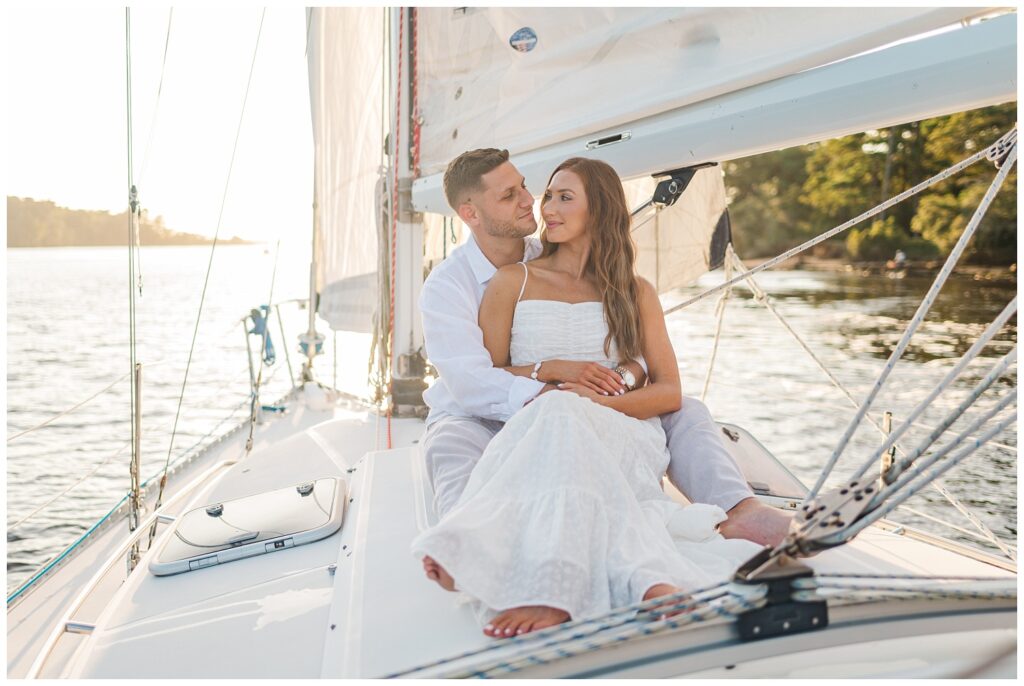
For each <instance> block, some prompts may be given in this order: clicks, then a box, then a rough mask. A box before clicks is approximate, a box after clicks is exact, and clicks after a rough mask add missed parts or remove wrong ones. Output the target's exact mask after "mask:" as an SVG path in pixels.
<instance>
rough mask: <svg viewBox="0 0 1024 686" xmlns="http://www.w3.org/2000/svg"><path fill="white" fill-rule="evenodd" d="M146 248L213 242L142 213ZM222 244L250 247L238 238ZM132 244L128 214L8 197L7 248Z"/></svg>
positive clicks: (141, 232) (141, 229)
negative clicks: (176, 229)
mask: <svg viewBox="0 0 1024 686" xmlns="http://www.w3.org/2000/svg"><path fill="white" fill-rule="evenodd" d="M139 242H140V243H141V244H142V245H208V244H209V243H212V242H213V240H212V239H210V238H207V237H205V236H199V235H196V234H192V233H178V232H176V231H171V230H170V229H168V228H167V227H165V226H164V221H163V218H162V217H157V218H156V219H150V218H149V217H148V216H147V214H146V212H145V211H143V213H142V221H141V222H139ZM218 242H219V243H249V242H251V241H246V240H243V239H241V238H238V237H237V236H236V237H234V238H231V239H229V240H222V239H218ZM127 244H128V211H127V210H125V211H124V212H121V213H120V214H112V213H110V212H103V211H93V210H71V209H68V208H66V207H60V206H58V205H57V204H56V203H54V202H52V201H50V200H33V199H32V198H16V197H12V196H7V247H8V248H51V247H56V246H100V245H127Z"/></svg>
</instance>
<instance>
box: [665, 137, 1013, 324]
mask: <svg viewBox="0 0 1024 686" xmlns="http://www.w3.org/2000/svg"><path fill="white" fill-rule="evenodd" d="M1016 133H1017V131H1016V129H1014V130H1013V131H1011V132H1009V133H1007V134H1006V135H1005V136H1003V137H1002V138H1000V139H999V140H998V141H996V142H995V143H993V144H992V145H990V146H988V147H987V148H985V149H984V150H981V151H980V152H977V153H975V154H973V155H971V156H970V157H968V158H966V159H964V160H961V161H960V162H958V163H956V164H954V165H953V166H952V167H949V168H948V169H946V170H945V171H941V172H939V173H938V174H936V175H935V176H933V177H931V178H930V179H926V180H925V181H922V182H921V183H919V184H917V185H916V186H914V187H913V188H910V189H908V190H906V191H904V192H902V193H900V194H899V195H897V196H895V197H893V198H890V199H889V200H887V201H885V202H883V203H882V204H880V205H876V206H875V207H873V208H872V209H870V210H868V211H867V212H864V213H863V214H860V215H857V216H856V217H854V218H853V219H851V220H850V221H848V222H846V223H844V224H840V225H839V226H837V227H835V228H833V229H830V230H828V231H826V232H825V233H823V234H820V235H818V236H816V237H815V238H812V239H811V240H809V241H807V242H805V243H801V244H800V245H798V246H796V247H795V248H791V249H790V250H787V251H786V252H784V253H782V254H781V255H777V256H776V257H773V258H772V259H770V260H768V261H767V262H762V263H761V264H759V265H757V266H756V267H754V268H753V269H751V270H750V273H751V274H757V273H759V272H763V271H765V270H766V269H771V268H772V267H774V266H776V265H778V264H780V263H782V262H785V261H786V260H788V259H789V258H790V257H793V256H794V255H798V254H799V253H801V252H804V251H805V250H808V249H809V248H813V247H814V246H815V245H818V244H819V243H822V242H824V241H827V240H828V239H829V238H832V236H835V235H837V234H839V233H842V232H843V231H846V230H847V229H849V228H850V227H852V226H856V225H857V224H859V223H860V222H862V221H864V220H865V219H869V218H871V217H873V216H875V215H876V214H878V213H880V212H883V211H884V210H887V209H889V208H890V207H892V206H893V205H896V204H898V203H900V202H903V201H904V200H906V199H907V198H909V197H911V196H913V195H917V194H918V193H920V192H921V191H923V190H926V189H927V188H929V187H931V186H934V185H935V184H937V183H941V182H942V181H945V180H946V179H948V178H949V177H950V176H952V175H953V174H956V173H957V172H960V171H962V170H963V169H966V168H967V167H969V166H971V165H972V164H974V163H975V162H978V161H979V160H982V159H985V158H987V157H988V155H989V153H991V152H993V151H995V150H997V149H999V148H1000V144H1001V143H1002V142H1003V141H1004V140H1006V139H1008V138H1010V137H1013V138H1016ZM1004 166H1009V165H1004ZM743 278H745V277H743V276H737V277H736V278H734V279H732V280H730V281H726V282H725V283H720V284H718V285H717V286H714V287H712V288H709V289H707V290H706V291H703V292H701V293H698V294H697V295H695V296H694V297H692V298H690V299H689V300H686V301H684V302H681V303H679V304H678V305H673V306H672V307H670V308H668V309H666V310H665V314H672V313H673V312H675V311H677V310H681V309H683V308H684V307H689V306H690V305H693V304H694V303H696V302H699V301H701V300H703V299H704V298H707V297H708V296H710V295H712V294H714V293H717V292H718V291H720V290H723V289H725V288H728V287H730V286H733V285H735V284H737V283H738V282H739V281H741V280H742V279H743Z"/></svg>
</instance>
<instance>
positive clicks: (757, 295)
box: [726, 252, 1017, 560]
mask: <svg viewBox="0 0 1024 686" xmlns="http://www.w3.org/2000/svg"><path fill="white" fill-rule="evenodd" d="M731 261H732V263H733V264H734V265H735V267H736V269H737V270H738V271H739V272H740V273H747V274H748V278H747V279H746V281H745V282H744V285H746V286H747V288H749V289H751V291H752V292H753V294H754V299H755V301H757V302H759V303H761V304H762V305H764V306H765V307H766V308H767V309H768V311H769V312H771V313H772V315H774V316H775V318H776V319H777V320H778V322H779V323H780V324H782V326H783V327H784V328H785V329H786V330H787V331H788V332H789V333H790V334H791V335H792V336H793V338H794V339H795V340H796V342H797V343H798V344H799V345H800V347H801V348H803V350H804V351H805V352H806V353H807V354H808V355H810V357H811V359H812V360H814V363H815V364H816V365H817V366H818V368H819V369H821V371H822V372H824V373H825V375H826V376H827V377H828V379H829V380H830V381H831V382H832V384H833V385H834V386H835V387H836V388H838V389H839V390H840V391H841V392H842V393H843V395H845V396H846V398H847V400H849V401H850V403H852V405H853V406H854V407H857V401H856V399H854V397H853V394H851V393H850V391H848V390H847V389H846V387H845V386H844V385H843V384H842V382H840V381H839V379H838V378H837V377H836V376H835V375H834V374H833V373H832V372H831V371H830V370H829V369H828V367H826V366H825V363H824V362H822V361H821V359H819V358H818V356H817V355H815V354H814V351H813V350H811V348H810V346H808V345H807V343H806V342H805V341H804V340H803V338H802V337H801V336H800V334H798V333H797V332H796V330H794V329H793V327H792V326H790V325H789V322H788V321H786V319H785V318H784V317H783V316H782V314H781V313H779V311H778V310H777V309H776V307H775V304H774V303H773V302H772V300H771V298H770V297H769V296H768V294H767V292H766V291H765V290H764V289H763V288H761V286H760V285H759V284H758V283H757V281H756V280H755V279H754V277H753V276H749V272H748V271H747V269H746V267H745V266H744V264H743V262H742V261H741V260H740V258H739V255H737V254H736V253H735V252H733V253H732V255H731ZM726 292H728V291H726ZM1016 302H1017V299H1016V298H1014V299H1013V301H1012V302H1011V303H1010V304H1009V305H1007V306H1006V307H1005V308H1004V309H1003V312H1002V314H1000V316H999V317H997V318H996V320H995V321H994V322H993V323H992V324H991V325H990V326H989V327H988V329H987V330H986V331H985V332H984V333H983V334H982V336H981V337H979V339H978V341H977V342H975V344H974V345H973V346H972V347H971V349H970V350H969V351H968V354H970V353H971V352H973V351H976V350H977V351H978V352H980V350H981V348H982V347H984V345H985V344H986V343H987V342H988V341H989V340H991V338H992V337H993V336H994V335H995V333H996V331H998V329H999V328H1001V327H1002V326H1003V325H1004V324H1005V322H1006V321H1007V320H1008V319H1009V317H1010V316H1011V315H1012V313H1013V312H1015V311H1016ZM978 352H975V353H974V355H972V359H973V357H974V356H976V355H977V354H978ZM957 366H958V367H959V368H960V369H962V368H963V366H966V363H964V364H962V365H957ZM958 373H959V371H956V373H954V372H951V373H950V374H951V375H952V376H956V375H957V374H958ZM936 395H937V394H936ZM931 399H934V396H933V397H932V398H931ZM926 402H927V401H926ZM917 416H918V415H916V414H915V415H914V416H912V417H911V418H909V419H907V420H906V422H905V424H904V426H910V425H911V424H914V423H916V420H917ZM865 419H867V420H868V422H870V423H871V424H872V425H873V426H874V427H875V428H876V429H877V430H878V431H879V433H881V434H882V435H883V436H885V435H886V432H885V429H883V428H882V427H881V425H879V424H878V422H877V421H876V420H875V419H874V417H872V416H871V415H870V414H866V415H865ZM931 428H934V427H931ZM901 433H902V432H901ZM887 445H888V446H889V447H892V446H895V447H896V450H898V451H899V452H900V453H901V454H904V455H905V453H904V452H903V450H902V448H900V446H899V445H897V444H896V443H895V440H893V441H892V442H891V444H890V443H889V442H887ZM886 449H888V448H882V449H880V450H879V451H878V456H880V455H881V454H882V453H884V452H885V450H886ZM876 457H877V456H876ZM863 471H866V470H863ZM863 471H862V472H861V473H859V474H857V475H856V476H855V477H853V478H855V479H856V478H859V477H860V476H861V474H862V473H863ZM932 486H933V487H934V488H935V490H937V491H938V492H939V493H940V494H942V495H943V496H944V497H945V498H946V500H948V501H949V502H950V504H952V505H953V507H955V508H956V509H957V511H959V512H960V513H961V514H962V515H963V516H964V517H965V518H966V519H967V521H969V522H970V523H971V524H972V525H974V527H975V528H977V529H978V531H980V532H981V534H982V536H983V537H984V539H985V540H988V541H990V542H991V543H992V544H993V545H995V546H996V547H997V548H999V549H1000V550H1002V551H1003V552H1004V553H1005V554H1006V555H1007V556H1008V557H1010V559H1013V560H1016V556H1015V555H1014V554H1013V553H1012V552H1011V551H1010V550H1009V549H1008V548H1007V546H1006V544H1005V543H1003V541H1002V540H1000V539H999V537H998V536H996V534H995V533H994V532H993V531H992V530H991V529H989V527H987V526H986V525H985V524H984V522H982V521H981V520H980V519H978V518H977V517H976V516H975V515H974V514H973V513H972V512H971V511H970V510H969V509H968V508H967V507H966V506H965V505H964V504H963V503H961V502H960V501H959V500H958V499H957V498H956V497H955V496H954V495H953V494H952V493H950V492H949V490H947V489H946V487H945V486H944V484H942V483H941V482H940V481H938V480H936V481H935V482H934V483H933V484H932ZM936 521H940V522H941V521H942V520H939V519H937V518H936ZM944 523H945V524H947V525H948V526H950V527H952V528H954V529H957V530H961V529H960V527H957V526H955V525H953V524H950V523H948V522H944Z"/></svg>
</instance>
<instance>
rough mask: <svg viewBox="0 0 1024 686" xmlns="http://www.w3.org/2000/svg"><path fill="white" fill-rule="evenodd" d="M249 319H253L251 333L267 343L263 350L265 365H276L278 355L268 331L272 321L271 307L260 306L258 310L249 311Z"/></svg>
mask: <svg viewBox="0 0 1024 686" xmlns="http://www.w3.org/2000/svg"><path fill="white" fill-rule="evenodd" d="M249 318H250V319H252V328H251V329H249V333H251V334H255V335H257V336H259V337H260V339H261V340H264V341H266V346H265V347H264V349H263V362H264V363H265V364H274V361H275V360H277V353H275V352H274V342H273V341H272V340H270V332H269V331H267V322H268V321H269V319H270V305H260V306H259V308H258V309H257V308H255V307H254V308H252V309H251V310H249Z"/></svg>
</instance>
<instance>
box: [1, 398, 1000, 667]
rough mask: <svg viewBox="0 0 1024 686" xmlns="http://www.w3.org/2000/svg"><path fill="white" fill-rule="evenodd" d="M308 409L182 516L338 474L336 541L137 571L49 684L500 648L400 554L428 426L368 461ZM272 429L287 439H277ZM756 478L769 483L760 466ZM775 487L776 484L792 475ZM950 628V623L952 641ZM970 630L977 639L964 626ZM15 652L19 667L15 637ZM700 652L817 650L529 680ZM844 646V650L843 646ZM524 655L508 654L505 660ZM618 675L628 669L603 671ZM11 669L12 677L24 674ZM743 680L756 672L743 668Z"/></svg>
mask: <svg viewBox="0 0 1024 686" xmlns="http://www.w3.org/2000/svg"><path fill="white" fill-rule="evenodd" d="M303 412H304V408H303V409H300V410H299V411H297V412H295V413H294V414H292V415H291V416H290V417H288V416H286V418H284V419H283V420H279V421H275V422H274V423H273V425H279V426H277V427H276V428H272V426H273V425H272V426H271V427H266V434H261V441H262V442H261V443H258V444H257V445H258V449H257V450H256V451H254V452H253V453H252V455H250V456H249V457H248V458H246V459H245V460H244V461H243V462H240V463H239V464H236V465H234V466H233V467H230V468H229V469H228V471H226V472H225V473H224V474H223V476H222V477H221V478H220V479H218V480H216V481H215V483H212V484H210V485H209V486H207V487H205V488H204V489H202V492H201V493H198V494H197V495H196V496H195V497H194V498H193V499H192V502H191V503H189V504H188V507H185V506H182V508H181V511H184V510H185V509H189V508H192V507H197V506H200V505H203V504H206V503H210V502H218V501H223V500H228V499H231V498H234V497H239V496H243V495H248V494H252V493H258V492H261V491H266V490H272V489H274V488H280V487H282V486H287V485H291V484H297V483H300V482H302V481H306V480H310V479H313V478H318V477H324V476H339V477H342V478H345V479H346V480H347V482H348V487H349V496H348V497H349V498H350V502H348V503H347V511H346V513H345V521H344V523H343V525H342V528H341V530H340V531H339V532H338V533H336V534H334V535H332V536H329V537H327V538H325V539H322V540H320V541H317V542H315V543H311V544H308V545H304V546H299V547H296V548H291V549H287V550H283V551H280V552H275V553H273V554H268V555H260V556H258V557H254V558H249V559H245V560H240V561H236V562H231V563H227V564H222V565H219V566H215V567H210V568H207V569H202V570H198V571H195V572H189V573H185V574H179V575H175V576H169V577H156V576H153V575H152V574H150V573H149V572H148V570H147V569H146V568H145V566H146V565H147V564H148V559H146V558H144V559H143V561H142V563H141V564H140V569H139V570H138V571H137V572H136V573H133V574H132V575H131V576H130V577H129V579H128V580H127V582H126V583H124V584H123V586H122V587H121V588H120V589H116V588H111V589H107V590H106V592H105V593H103V594H102V596H103V604H104V605H105V607H103V608H99V607H97V608H96V609H95V610H94V612H95V614H94V615H93V617H92V620H93V621H95V623H96V624H97V628H96V630H95V632H94V633H93V634H92V636H90V637H77V636H76V637H70V638H71V640H68V639H67V638H66V639H65V640H64V641H63V642H62V643H63V644H66V645H63V647H62V649H61V652H60V653H55V654H54V657H53V658H52V659H51V660H50V662H49V663H48V668H47V669H46V670H44V671H43V674H44V675H52V676H59V675H63V676H71V677H88V678H94V677H235V678H238V677H331V678H338V677H357V676H366V677H374V676H384V675H389V674H394V673H397V672H402V671H404V670H408V669H411V668H413V667H416V666H419V665H423V664H428V663H432V662H435V661H437V660H439V659H442V658H445V657H448V656H454V655H458V654H461V653H463V652H466V651H474V650H478V649H481V648H487V647H489V646H492V645H493V639H489V638H487V637H485V636H484V635H483V634H482V633H481V630H480V627H479V625H478V624H477V622H476V619H475V618H474V616H473V613H472V612H471V609H470V606H469V605H468V604H466V603H463V602H461V600H460V598H459V596H458V595H455V594H450V593H447V592H445V591H443V590H441V589H440V588H439V587H438V586H437V585H436V584H434V583H432V582H430V581H428V580H427V579H426V578H425V577H424V575H423V573H422V569H421V567H420V565H419V563H418V561H416V560H414V559H413V558H412V556H411V554H410V552H409V544H410V542H411V541H412V539H413V538H414V537H415V536H416V535H417V534H418V533H419V532H420V531H421V530H422V529H423V528H425V527H426V526H429V524H430V523H432V521H433V518H434V514H433V508H432V505H431V498H432V494H431V491H430V487H429V484H428V482H427V480H426V474H425V472H424V469H423V464H422V460H421V458H420V452H419V449H418V447H417V446H416V442H417V441H418V439H419V438H420V435H421V433H422V427H423V425H422V422H419V421H417V420H393V423H392V436H393V444H394V445H395V446H400V447H397V448H396V449H394V450H391V451H380V452H375V451H374V448H375V447H376V445H377V442H378V437H379V429H380V427H379V426H378V422H377V419H376V418H375V417H372V416H366V415H363V416H362V417H357V416H350V417H348V418H339V419H334V420H330V421H326V422H321V423H318V424H315V422H313V421H310V419H311V418H310V417H306V418H304V417H303ZM289 424H290V425H291V426H288V425H289ZM313 424H315V425H313ZM303 427H311V428H306V429H303ZM272 431H279V432H280V434H279V435H277V436H276V437H274V436H272V435H271V432H272ZM260 446H262V447H260ZM759 470H760V473H768V472H770V471H771V470H770V468H768V467H767V466H766V465H763V464H762V465H760V466H759ZM780 479H781V480H782V481H783V482H784V481H785V475H780ZM158 542H159V539H158ZM156 547H157V548H158V547H159V546H156ZM810 565H811V566H812V567H813V568H814V569H815V570H816V571H818V572H843V573H867V574H883V575H884V574H914V575H931V574H934V573H936V572H939V571H941V573H943V574H950V575H953V574H957V575H986V576H989V575H990V576H1003V577H1009V578H1012V574H1010V573H1008V572H1005V571H1002V570H1000V569H997V568H996V567H993V566H991V565H988V564H984V563H982V562H977V561H974V560H971V559H969V558H967V557H964V556H962V555H959V554H956V553H954V552H950V551H946V550H942V549H940V548H937V547H935V546H932V545H928V544H925V543H923V542H920V541H917V540H912V539H910V538H908V537H906V536H903V535H899V534H897V533H890V532H886V531H883V530H881V529H879V528H872V529H870V530H868V531H866V532H865V533H864V534H863V535H861V536H860V537H859V538H858V539H857V540H856V541H855V542H854V543H853V544H852V545H849V546H845V547H842V548H838V549H833V550H829V551H826V552H824V553H822V554H820V555H818V556H817V557H815V558H813V559H812V560H811V561H810ZM891 609H892V608H891V604H890V608H889V611H891ZM932 609H935V607H934V606H932ZM849 612H850V610H843V611H842V612H841V613H840V614H843V613H846V614H849ZM954 628H956V627H955V626H953V625H950V626H948V627H947V628H946V629H945V630H947V631H948V630H952V629H954ZM965 628H971V627H969V626H968V625H966V624H965ZM974 628H978V627H974ZM9 631H10V630H9ZM829 631H833V630H832V629H830V630H829ZM709 632H710V633H709ZM824 633H825V632H816V635H823V634H824ZM918 633H922V632H921V631H920V630H919V631H918ZM925 633H927V632H925ZM838 635H839V633H838V632H834V633H833V634H832V636H838ZM804 636H810V634H807V635H804ZM712 639H713V640H712ZM8 640H9V645H8V649H9V652H11V654H13V650H14V648H15V646H13V645H12V644H11V640H12V634H11V633H9V636H8ZM708 640H712V643H715V644H716V645H718V644H722V645H720V646H719V647H720V648H724V647H727V646H726V644H728V646H731V649H732V650H733V653H731V655H732V657H730V658H728V659H733V660H734V661H735V659H736V658H735V654H739V655H741V656H743V659H741V660H740V661H743V660H746V659H750V660H754V659H762V660H765V659H769V658H771V656H772V655H774V654H777V653H778V652H779V651H780V650H781V651H785V650H788V651H790V652H792V651H797V650H801V649H802V648H801V647H800V646H801V645H810V644H809V643H808V642H807V640H806V639H805V640H804V643H803V644H801V643H799V640H800V639H799V637H786V638H785V639H775V640H774V642H773V641H761V642H757V644H756V645H755V644H737V640H736V639H735V636H734V633H733V630H732V629H731V627H730V626H729V625H726V624H722V625H709V626H707V627H701V628H700V629H699V630H696V631H685V632H675V633H673V634H671V635H664V636H660V637H656V638H655V639H652V640H650V641H646V643H645V645H644V646H641V647H640V649H639V652H636V650H637V649H636V648H635V647H634V648H630V649H629V650H630V652H628V653H622V651H621V649H616V650H605V651H603V652H602V653H600V654H592V655H583V656H580V657H577V658H574V659H573V660H566V661H562V662H560V663H553V664H551V665H548V666H546V667H538V668H537V669H536V670H534V673H529V672H524V673H523V674H524V675H526V674H529V675H531V676H533V675H541V674H550V675H572V674H591V675H599V674H605V673H614V669H618V668H623V665H625V667H624V668H628V669H633V670H637V669H639V670H641V671H640V673H641V674H642V673H644V672H643V670H644V669H646V668H645V667H640V666H637V665H633V666H632V667H629V664H631V663H630V659H632V658H630V659H624V656H626V655H633V656H634V658H636V659H640V658H639V657H637V656H642V655H643V654H647V653H649V652H650V650H651V649H652V648H656V650H658V651H662V652H664V651H665V650H668V651H669V652H672V651H675V652H680V651H682V654H681V655H680V656H679V657H678V658H676V661H677V662H678V664H675V665H674V666H672V668H671V669H673V670H676V672H675V673H679V674H683V673H687V672H691V671H694V670H697V669H705V670H706V669H712V670H713V669H717V668H718V662H720V661H721V660H719V661H718V662H716V661H715V660H711V661H710V662H709V661H708V658H707V656H705V658H703V661H700V660H695V659H694V658H685V654H686V646H690V647H691V648H693V647H694V646H704V648H707V645H708V644H707V641H708ZM794 640H796V641H798V642H797V643H794ZM846 640H847V641H850V640H853V639H851V638H850V637H849V636H847V638H846ZM856 640H866V638H865V637H861V638H860V639H856ZM964 640H965V641H966V640H967V639H964ZM723 641H724V642H726V643H725V644H723ZM819 641H820V639H819ZM855 642H856V641H855ZM961 643H962V644H963V642H961ZM734 644H737V645H734ZM769 644H771V646H773V647H771V649H768V647H769ZM744 646H747V647H746V648H745V647H744ZM758 646H759V647H758ZM76 648H77V653H76V654H75V655H74V656H73V657H72V656H71V655H70V653H71V652H72V651H73V650H75V649H76ZM518 649H521V648H517V647H516V646H514V645H511V644H510V645H508V646H507V647H503V648H501V651H505V652H515V651H516V650H518ZM737 650H738V651H740V652H739V653H736V652H735V651H737ZM22 652H23V653H25V654H24V655H23V656H22V657H21V659H20V662H19V663H18V664H19V665H20V666H22V669H21V670H17V671H23V670H24V669H27V664H26V660H27V661H28V662H31V659H32V658H33V657H34V655H32V654H28V653H31V651H30V650H28V649H27V648H26V649H24V650H23V651H22ZM697 652H706V650H703V649H702V651H697ZM723 655H724V654H723ZM485 657H487V658H489V659H490V658H493V657H494V655H486V656H485ZM721 659H727V658H726V657H722V658H721ZM609 660H611V662H610V663H609ZM633 661H634V662H635V661H636V660H635V659H634V660H633ZM641 662H642V660H641ZM616 663H623V665H620V666H619V667H616V668H611V667H609V664H616ZM627 663H629V664H627ZM11 664H14V663H11ZM11 664H9V676H17V674H16V670H14V669H12V667H11ZM723 664H724V663H723ZM764 669H765V670H766V673H767V672H772V671H773V670H775V671H777V670H778V669H779V668H778V666H772V665H771V664H767V663H766V664H765V666H764ZM609 670H611V671H609ZM427 674H429V672H428V673H424V675H427ZM744 674H746V675H747V676H754V675H755V674H754V673H752V672H751V671H750V670H749V669H748V670H746V671H745V672H744ZM737 676H739V674H737Z"/></svg>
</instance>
